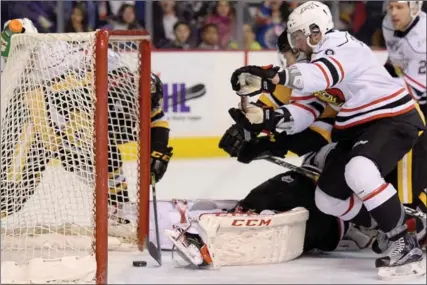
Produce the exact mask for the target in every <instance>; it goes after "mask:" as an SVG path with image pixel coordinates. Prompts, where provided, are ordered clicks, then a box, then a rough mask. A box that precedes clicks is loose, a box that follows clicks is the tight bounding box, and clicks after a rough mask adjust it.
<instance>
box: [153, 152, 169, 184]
mask: <svg viewBox="0 0 427 285" xmlns="http://www.w3.org/2000/svg"><path fill="white" fill-rule="evenodd" d="M172 150H173V148H172V147H167V148H166V149H163V150H155V149H153V150H152V151H151V172H152V173H154V177H155V178H156V182H158V181H160V179H162V177H163V175H164V174H165V172H166V169H167V168H168V163H169V160H170V158H171V157H172V155H173V154H172Z"/></svg>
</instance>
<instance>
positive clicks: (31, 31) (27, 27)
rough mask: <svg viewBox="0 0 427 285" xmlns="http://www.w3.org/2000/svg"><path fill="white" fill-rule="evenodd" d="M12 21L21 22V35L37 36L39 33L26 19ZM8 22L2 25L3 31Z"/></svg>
mask: <svg viewBox="0 0 427 285" xmlns="http://www.w3.org/2000/svg"><path fill="white" fill-rule="evenodd" d="M14 20H18V21H20V22H21V24H22V27H23V28H24V29H23V33H25V34H37V33H38V32H39V31H38V30H37V28H36V27H35V26H34V24H33V22H32V21H31V20H30V19H28V18H22V19H14ZM10 21H11V20H9V21H7V22H6V23H4V26H3V29H4V28H6V26H7V25H9V22H10Z"/></svg>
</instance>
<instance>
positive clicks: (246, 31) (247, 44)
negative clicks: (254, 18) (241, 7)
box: [230, 24, 262, 50]
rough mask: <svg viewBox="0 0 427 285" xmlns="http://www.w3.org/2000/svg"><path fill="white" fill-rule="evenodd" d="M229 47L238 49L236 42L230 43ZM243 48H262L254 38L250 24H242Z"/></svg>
mask: <svg viewBox="0 0 427 285" xmlns="http://www.w3.org/2000/svg"><path fill="white" fill-rule="evenodd" d="M230 48H231V49H239V44H238V43H237V42H235V41H234V42H232V43H231V44H230ZM242 48H243V49H244V50H262V46H261V45H260V44H259V42H257V41H256V40H255V33H254V31H253V30H252V27H251V25H248V24H245V25H243V47H242Z"/></svg>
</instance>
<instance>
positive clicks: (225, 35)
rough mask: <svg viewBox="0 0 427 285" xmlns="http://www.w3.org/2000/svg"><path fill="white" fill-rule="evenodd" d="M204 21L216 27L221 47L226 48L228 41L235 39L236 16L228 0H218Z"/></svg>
mask: <svg viewBox="0 0 427 285" xmlns="http://www.w3.org/2000/svg"><path fill="white" fill-rule="evenodd" d="M205 23H206V24H215V25H216V26H217V27H218V31H219V45H220V47H221V48H227V47H228V45H229V43H230V42H231V41H232V40H234V39H235V36H236V17H235V11H234V8H233V7H232V6H231V4H230V2H229V1H226V0H220V1H218V2H217V4H216V7H215V10H214V12H213V14H212V15H210V16H208V18H207V19H206V22H205Z"/></svg>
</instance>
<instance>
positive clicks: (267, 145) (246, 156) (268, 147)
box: [237, 136, 288, 163]
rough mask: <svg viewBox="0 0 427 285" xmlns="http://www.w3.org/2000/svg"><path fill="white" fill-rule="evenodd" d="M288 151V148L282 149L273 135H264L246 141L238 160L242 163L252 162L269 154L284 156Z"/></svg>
mask: <svg viewBox="0 0 427 285" xmlns="http://www.w3.org/2000/svg"><path fill="white" fill-rule="evenodd" d="M287 152H288V150H287V149H283V148H282V149H280V148H279V146H278V145H277V144H276V143H275V142H274V141H272V140H271V137H269V136H264V137H259V138H255V139H252V140H250V141H249V142H245V143H244V144H243V146H242V147H241V149H240V152H239V155H238V156H237V160H238V161H239V162H242V163H250V162H251V161H253V160H257V159H262V158H264V157H269V156H278V157H284V156H285V155H286V153H287Z"/></svg>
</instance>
